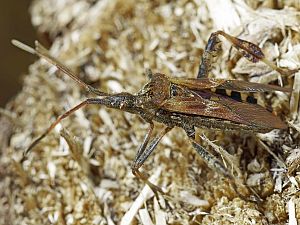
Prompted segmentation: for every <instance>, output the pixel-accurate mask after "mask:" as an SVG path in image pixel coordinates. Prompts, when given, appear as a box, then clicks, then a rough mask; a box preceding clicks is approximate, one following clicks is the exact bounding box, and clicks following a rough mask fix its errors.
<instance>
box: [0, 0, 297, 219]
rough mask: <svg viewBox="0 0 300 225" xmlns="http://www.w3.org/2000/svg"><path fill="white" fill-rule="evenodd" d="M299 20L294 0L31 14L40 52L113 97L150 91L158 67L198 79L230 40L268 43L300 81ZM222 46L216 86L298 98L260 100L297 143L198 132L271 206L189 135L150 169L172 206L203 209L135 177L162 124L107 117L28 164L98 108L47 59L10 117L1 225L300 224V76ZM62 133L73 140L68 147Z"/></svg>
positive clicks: (172, 141)
mask: <svg viewBox="0 0 300 225" xmlns="http://www.w3.org/2000/svg"><path fill="white" fill-rule="evenodd" d="M299 9H300V6H299V1H292V0H291V1H243V0H226V1H225V0H223V1H217V0H207V1H204V0H195V1H186V0H179V1H133V0H128V1H121V0H102V1H94V0H88V1H86V0H51V1H48V0H40V1H34V2H33V3H32V7H31V10H30V12H31V15H32V23H33V25H34V26H35V27H36V29H37V30H38V32H39V36H40V40H41V41H42V42H43V43H44V44H45V45H48V46H51V49H50V52H51V54H52V55H53V56H55V57H57V58H59V59H60V61H62V62H64V63H65V64H67V65H68V66H69V67H70V68H71V69H72V70H73V71H75V72H76V73H77V74H78V75H79V77H80V78H81V79H83V80H84V81H85V82H87V83H89V84H92V85H93V86H94V87H97V88H100V89H102V90H105V91H108V92H120V91H124V90H126V91H128V92H130V93H135V92H137V91H138V90H139V89H140V88H141V87H142V86H143V85H144V84H145V83H146V82H147V77H146V76H145V75H144V71H145V69H146V68H151V69H152V70H153V71H154V72H161V73H165V74H168V75H170V76H178V77H195V74H196V73H197V69H198V65H199V62H200V56H201V53H202V52H203V48H204V47H205V44H206V42H207V39H208V37H209V35H210V33H211V32H214V31H216V30H217V29H221V30H224V31H226V32H229V33H230V34H232V35H235V36H239V37H241V38H243V39H246V40H248V41H251V42H253V43H257V44H259V46H260V47H262V48H263V49H264V52H265V53H266V57H267V58H268V59H270V60H273V61H275V62H276V63H277V64H278V65H279V66H281V67H288V68H290V69H295V68H300V60H299V57H300V43H299V37H300V36H299V34H300V33H299V29H300V24H299V21H300V13H299ZM21 38H22V37H20V39H21ZM222 45H223V49H224V51H223V55H222V57H220V59H219V60H218V62H217V63H216V64H215V66H214V68H213V70H212V73H211V77H218V78H236V79H244V80H250V81H253V82H261V83H273V84H278V85H280V84H282V83H283V84H285V85H289V86H293V88H294V90H295V92H294V93H293V94H292V97H291V101H289V99H290V97H289V96H288V95H287V94H286V93H280V92H275V93H272V94H267V95H266V96H265V97H264V98H260V101H261V102H263V103H268V104H271V105H272V107H273V109H274V111H275V112H276V113H277V115H278V116H280V117H281V118H282V119H283V120H285V121H287V122H288V124H289V129H288V130H286V131H278V130H274V131H272V132H270V133H268V134H263V135H258V136H257V137H256V136H255V135H250V134H241V133H226V134H225V133H223V132H209V131H202V130H198V133H199V134H203V132H204V134H205V136H206V137H207V138H208V139H209V140H212V141H214V142H211V143H207V141H205V139H204V140H203V139H202V138H201V137H200V136H199V138H198V139H199V140H198V141H199V142H201V143H202V144H203V145H204V146H207V147H208V148H209V146H210V147H212V148H214V147H213V146H214V145H219V146H222V147H223V149H225V150H227V151H228V152H229V153H230V154H231V155H232V162H235V163H236V165H234V171H235V172H238V174H239V179H242V180H243V179H244V180H245V183H246V184H247V185H248V187H250V188H251V189H252V190H253V191H254V192H256V193H257V194H258V195H259V196H260V197H261V198H262V199H263V200H264V201H263V202H256V203H255V202H250V201H246V200H243V199H241V198H240V197H239V196H238V195H237V194H236V192H235V191H234V189H233V188H232V185H231V184H230V182H228V180H226V179H225V178H223V176H222V175H221V174H217V173H216V172H214V171H212V170H211V169H208V168H207V166H206V164H205V162H204V161H203V160H202V159H201V158H200V157H199V156H198V155H197V154H196V152H195V151H194V150H193V149H192V147H191V145H190V144H189V142H188V140H187V138H186V137H185V135H184V132H182V131H181V130H180V129H175V130H173V131H172V132H171V133H170V134H168V135H167V136H166V137H164V139H163V140H162V141H161V143H160V144H159V146H158V147H157V149H156V151H155V153H154V154H153V155H152V156H151V157H150V158H149V159H148V160H147V161H146V163H145V166H144V167H143V169H144V170H145V171H147V173H148V174H149V175H150V176H151V177H152V179H153V182H154V183H157V184H158V185H159V186H160V187H162V188H163V189H164V190H165V191H166V192H167V193H168V194H169V195H170V196H172V197H174V198H176V199H178V198H180V199H184V201H185V202H187V203H189V204H185V205H181V204H179V203H178V202H176V201H170V200H169V199H165V198H164V197H163V196H159V199H156V197H155V196H154V195H153V193H152V192H151V190H150V189H147V188H148V187H147V186H145V184H144V183H142V182H141V181H138V180H137V179H136V178H135V177H134V176H133V175H132V173H131V169H130V163H131V162H132V161H133V159H134V156H135V152H136V149H137V147H138V145H139V144H140V143H141V141H142V140H143V136H144V135H145V133H146V130H147V127H148V125H147V124H145V123H144V122H143V121H142V120H141V119H140V118H138V117H137V116H135V115H131V114H128V113H123V112H121V111H116V110H111V109H106V108H103V107H102V108H101V107H100V106H88V107H86V108H85V109H83V110H79V111H77V112H76V113H75V114H74V115H72V116H70V117H69V118H67V119H65V120H64V121H63V122H62V123H61V125H59V126H58V127H57V128H56V129H55V131H54V132H52V133H51V134H49V136H47V138H46V139H45V140H43V141H42V142H41V143H40V144H39V145H37V146H36V147H35V149H34V150H33V151H32V152H31V153H30V154H29V156H28V158H27V160H25V161H24V162H20V159H21V157H22V154H23V151H24V150H25V149H26V148H27V147H28V146H29V144H30V143H31V142H32V140H33V139H34V138H35V137H37V136H38V135H39V134H41V133H42V132H43V131H44V129H45V128H46V127H48V126H49V123H50V121H53V120H54V119H55V118H56V117H57V116H58V115H60V114H62V113H63V112H64V111H66V110H67V109H69V108H71V107H72V106H74V105H76V104H77V103H79V102H80V101H82V100H84V99H85V97H86V95H85V93H84V91H83V90H81V89H80V87H78V86H76V84H75V83H74V82H73V81H71V80H70V79H69V78H68V77H66V76H64V75H63V74H61V73H57V71H56V69H54V68H53V67H51V66H49V65H48V64H47V63H46V62H45V61H43V60H37V61H36V62H35V63H34V64H33V65H31V66H30V68H29V72H28V75H27V76H26V78H25V79H24V84H23V90H22V91H21V92H20V93H19V94H18V95H17V96H16V97H15V99H14V100H13V101H11V102H10V103H9V104H8V105H7V107H6V110H4V111H1V115H3V116H2V119H1V121H0V123H1V129H0V138H1V139H0V140H1V142H0V144H1V150H2V151H1V159H0V160H1V161H0V162H1V164H0V175H1V181H0V194H1V195H0V196H1V198H0V200H1V201H0V207H1V209H0V223H1V224H130V223H132V224H270V223H273V224H286V223H287V222H288V221H289V222H290V224H292V222H293V221H294V222H295V221H298V223H299V222H300V212H299V209H300V208H299V199H300V198H299V192H298V190H299V187H298V183H299V179H300V176H299V172H298V168H297V167H298V162H299V158H300V156H299V155H300V154H299V141H300V138H299V130H300V118H299V90H300V88H299V85H300V83H299V82H296V81H299V77H300V73H297V74H296V75H295V76H291V77H282V76H280V75H279V74H278V73H277V72H275V71H271V69H270V68H269V67H267V66H266V65H264V64H263V63H257V64H252V63H250V62H248V61H246V60H245V59H243V58H241V57H240V55H239V54H237V53H236V52H235V51H234V50H232V51H231V50H230V45H229V43H228V42H225V41H224V43H223V44H222ZM20 54H23V53H20ZM28 57H31V56H28ZM16 63H17V62H16ZM61 127H64V128H65V129H66V130H67V131H66V130H62V131H61V135H60V129H59V128H61ZM202 137H203V136H202ZM257 139H259V140H260V141H261V142H263V144H264V146H263V145H261V144H259V141H258V140H257ZM266 148H267V149H269V150H270V151H272V152H273V153H274V155H273V156H276V157H273V156H271V155H270V154H269V153H268V152H267V151H266ZM282 162H283V163H282ZM284 163H285V164H286V165H287V169H289V173H287V172H286V168H285V167H284ZM228 167H229V169H231V165H228ZM239 188H240V187H239Z"/></svg>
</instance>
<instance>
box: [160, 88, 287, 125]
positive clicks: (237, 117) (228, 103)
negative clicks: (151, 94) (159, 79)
mask: <svg viewBox="0 0 300 225" xmlns="http://www.w3.org/2000/svg"><path fill="white" fill-rule="evenodd" d="M195 93H196V92H195ZM211 94H212V96H214V98H213V99H214V100H210V99H206V98H202V97H201V93H199V94H198V95H195V96H193V97H185V96H184V97H183V96H175V97H172V98H170V99H168V100H167V101H165V102H164V105H163V106H162V108H163V109H165V110H168V111H171V112H177V113H184V114H191V115H199V116H207V117H213V118H219V119H224V120H230V121H233V122H237V123H241V124H245V125H252V126H258V127H262V128H270V129H284V128H286V125H285V124H284V123H283V122H282V121H281V120H280V119H279V118H278V117H276V116H275V115H273V114H272V113H270V112H269V111H267V110H266V109H265V108H263V107H262V106H260V105H256V104H249V103H244V102H238V101H235V100H233V99H231V98H229V97H224V96H221V95H217V94H215V93H211Z"/></svg>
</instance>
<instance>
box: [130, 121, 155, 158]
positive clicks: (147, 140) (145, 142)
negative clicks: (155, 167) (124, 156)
mask: <svg viewBox="0 0 300 225" xmlns="http://www.w3.org/2000/svg"><path fill="white" fill-rule="evenodd" d="M153 129H154V123H153V122H150V127H149V129H148V132H147V134H146V136H145V138H144V140H143V142H142V144H141V145H140V147H139V149H138V150H137V153H136V156H135V159H134V161H137V160H138V158H139V157H140V155H141V154H142V153H143V151H144V150H145V148H146V147H147V145H148V143H149V140H150V137H151V134H152V132H153Z"/></svg>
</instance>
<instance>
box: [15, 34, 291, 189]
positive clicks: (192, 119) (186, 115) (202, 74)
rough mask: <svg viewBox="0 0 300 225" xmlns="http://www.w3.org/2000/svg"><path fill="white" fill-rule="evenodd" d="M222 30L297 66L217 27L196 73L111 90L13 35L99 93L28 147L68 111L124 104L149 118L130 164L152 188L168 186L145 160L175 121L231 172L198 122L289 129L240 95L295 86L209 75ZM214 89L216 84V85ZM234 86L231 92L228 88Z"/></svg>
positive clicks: (217, 165)
mask: <svg viewBox="0 0 300 225" xmlns="http://www.w3.org/2000/svg"><path fill="white" fill-rule="evenodd" d="M219 35H221V36H223V37H224V38H225V39H226V40H227V41H229V42H230V43H231V44H232V46H233V47H234V48H236V49H237V50H238V51H239V52H240V53H241V54H242V55H243V56H244V57H245V58H247V59H248V60H249V61H251V62H253V63H255V62H258V61H262V62H264V63H266V64H267V65H269V66H270V67H271V68H272V69H274V70H276V71H278V72H279V73H281V74H284V75H290V74H292V73H295V72H296V71H297V70H288V69H281V68H279V67H277V66H276V65H275V64H273V63H272V62H270V61H268V60H267V59H266V58H265V56H264V54H263V52H262V50H261V49H260V48H259V47H258V46H257V45H255V44H253V43H251V42H248V41H245V40H241V39H239V38H236V37H233V36H231V35H229V34H227V33H225V32H223V31H217V32H215V33H212V34H211V36H210V38H209V40H208V44H207V45H206V48H205V51H204V54H203V57H202V60H201V63H200V67H199V72H198V75H197V78H192V79H191V78H172V77H168V76H166V75H164V74H161V73H155V74H152V72H151V71H150V70H148V71H147V75H148V77H149V78H150V81H149V82H148V83H147V84H146V85H145V86H144V87H143V88H142V89H141V90H140V91H139V92H138V93H136V94H130V93H127V92H122V93H117V94H109V93H105V92H103V91H100V90H98V89H95V88H94V87H92V86H90V85H88V84H86V83H84V82H83V81H81V80H80V79H79V78H78V77H77V76H76V75H75V74H74V73H73V72H71V70H69V69H68V68H67V67H66V66H64V65H63V64H61V63H60V62H59V61H58V60H57V59H55V58H53V57H52V56H51V55H50V54H49V53H48V51H47V50H46V49H45V48H44V47H43V46H42V45H41V44H40V43H38V42H37V41H36V42H35V49H33V48H31V47H29V46H27V45H25V44H22V43H21V42H19V41H16V40H13V41H12V43H13V44H14V45H15V46H17V47H19V48H21V49H23V50H25V51H27V52H30V53H32V54H35V55H37V56H39V57H41V58H44V59H46V60H47V61H48V62H49V63H50V64H52V65H54V66H56V67H57V68H58V69H59V70H60V71H62V72H64V73H65V74H67V75H68V76H69V77H71V78H72V79H73V80H74V81H75V82H77V83H78V84H79V85H80V86H82V87H83V88H85V89H86V90H87V91H88V92H90V93H92V94H94V95H96V96H98V97H96V98H87V99H86V100H85V101H83V102H81V103H80V104H78V105H76V106H75V107H74V108H71V109H70V110H68V111H67V112H65V113H64V114H62V115H61V116H59V117H58V118H57V119H56V121H55V122H54V123H52V124H51V125H50V126H49V128H48V129H46V131H45V132H44V133H43V134H42V135H41V136H40V137H38V138H37V139H36V140H35V141H34V142H33V143H32V144H31V145H30V146H29V147H28V149H27V150H26V151H25V154H27V153H28V152H29V151H30V150H31V149H32V148H33V147H34V146H35V145H36V144H38V143H39V142H40V141H41V140H42V139H43V138H44V137H45V136H46V135H47V134H48V133H49V132H50V131H51V130H52V129H53V128H54V127H55V126H56V125H57V124H58V123H59V122H60V121H61V120H63V119H64V118H66V117H68V116H69V115H70V114H71V113H73V112H75V111H76V110H78V109H80V108H82V107H84V106H86V105H89V104H99V105H104V106H106V107H109V108H115V109H120V110H122V111H126V112H130V113H133V114H137V115H139V116H140V117H141V118H143V119H144V120H145V121H146V122H147V123H149V129H148V132H147V134H146V136H145V138H144V140H143V142H142V144H141V145H140V147H139V148H138V150H137V153H136V156H135V159H134V162H133V164H132V166H131V168H132V173H133V174H134V175H135V176H136V177H138V178H140V179H142V180H144V181H145V182H146V183H147V184H148V185H149V186H150V187H151V188H152V190H154V191H155V193H156V192H157V191H159V192H162V193H163V191H162V190H161V189H160V188H159V187H157V186H156V185H154V184H152V183H151V182H149V181H148V178H147V176H146V175H145V174H143V173H142V172H140V171H139V168H140V167H141V166H142V165H143V163H144V162H145V160H146V159H147V158H148V157H149V155H150V154H151V153H152V152H153V150H154V149H155V147H156V146H157V144H158V143H159V142H160V140H161V139H162V138H163V136H164V135H165V134H167V133H168V132H169V131H171V130H172V128H174V127H181V128H182V129H183V130H184V131H185V132H186V134H187V136H188V137H189V140H190V141H191V143H192V145H193V147H194V148H195V150H196V151H197V153H198V154H199V155H200V156H201V157H202V158H203V159H204V160H205V161H206V162H207V164H208V166H209V167H210V168H212V169H216V170H217V171H219V172H221V173H222V174H223V175H224V176H225V177H229V178H232V177H233V176H232V175H231V173H229V172H228V170H227V169H226V167H225V166H224V165H223V164H222V163H221V162H220V161H219V160H218V159H217V158H216V157H215V156H213V155H212V154H211V153H209V152H208V151H207V150H206V149H205V148H203V147H202V146H201V145H200V144H198V143H197V142H196V141H195V127H199V128H208V129H218V130H225V131H226V130H239V131H250V132H257V133H266V132H269V131H271V130H273V129H285V128H287V126H286V124H285V123H284V122H282V121H281V120H280V119H279V118H278V117H276V116H275V115H273V114H272V113H271V112H269V111H268V110H266V109H265V108H263V107H262V106H260V105H258V104H256V101H255V99H254V98H251V97H250V98H247V99H246V100H242V99H241V95H240V93H241V92H252V93H253V92H272V91H282V92H291V91H292V89H290V88H283V87H279V86H274V85H266V84H260V83H252V82H246V81H240V80H226V79H213V78H208V74H209V72H210V70H211V68H212V63H213V60H214V58H215V57H217V55H218V53H219V50H220V44H221V41H220V39H219V38H218V36H219ZM212 89H214V90H212ZM226 90H229V92H231V94H226V93H227V92H226ZM153 121H156V122H159V123H162V124H164V125H165V128H164V129H163V130H162V131H161V132H160V133H159V134H158V135H157V136H156V137H152V132H153V129H154V123H153Z"/></svg>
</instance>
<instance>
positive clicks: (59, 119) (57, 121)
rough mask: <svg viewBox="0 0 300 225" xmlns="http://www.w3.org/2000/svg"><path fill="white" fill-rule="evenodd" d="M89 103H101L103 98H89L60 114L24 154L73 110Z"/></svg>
mask: <svg viewBox="0 0 300 225" xmlns="http://www.w3.org/2000/svg"><path fill="white" fill-rule="evenodd" d="M88 104H101V99H99V98H88V99H86V100H84V101H83V102H81V103H80V104H78V105H76V106H75V107H73V108H72V109H70V110H68V111H66V112H65V113H64V114H62V115H60V116H59V117H58V118H57V119H56V120H55V121H54V122H53V123H52V124H51V125H50V126H49V127H48V129H47V130H46V131H45V132H44V133H43V134H42V135H41V136H39V137H38V138H37V139H36V140H35V141H34V142H32V143H31V145H30V146H29V147H28V148H27V149H26V151H25V152H24V155H27V153H28V152H29V151H30V150H31V149H32V148H33V147H34V146H35V145H37V144H38V143H39V142H40V141H41V140H42V139H43V138H44V137H46V136H47V134H48V133H49V132H50V131H51V130H52V129H53V128H54V127H55V126H56V125H57V124H58V123H60V121H62V120H63V119H65V118H66V117H68V116H69V115H70V114H72V113H73V112H75V111H77V110H78V109H80V108H82V107H84V106H86V105H88Z"/></svg>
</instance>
